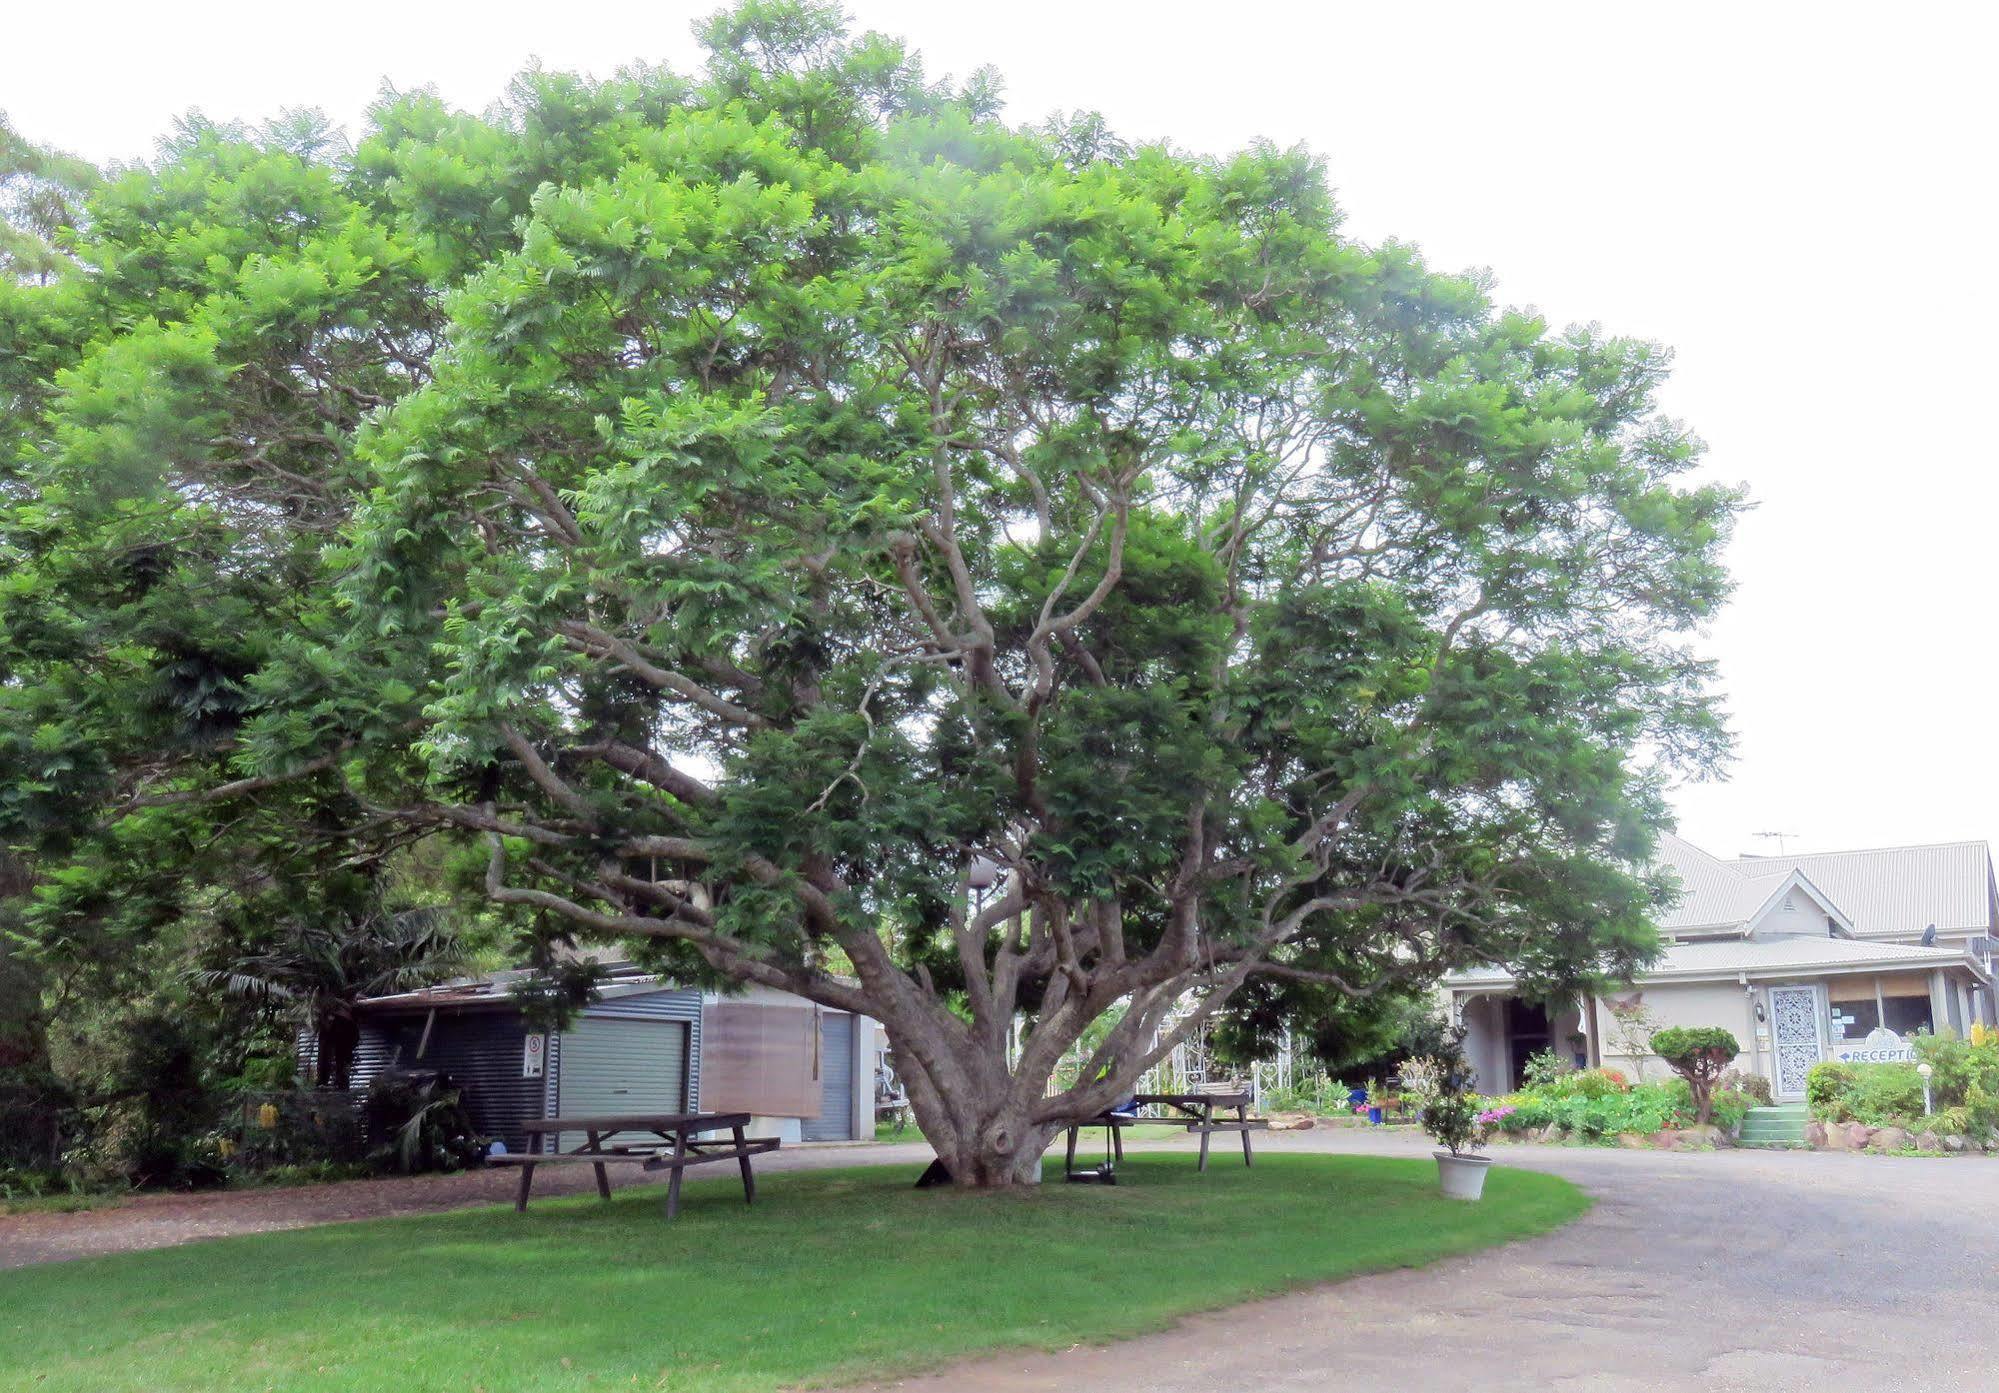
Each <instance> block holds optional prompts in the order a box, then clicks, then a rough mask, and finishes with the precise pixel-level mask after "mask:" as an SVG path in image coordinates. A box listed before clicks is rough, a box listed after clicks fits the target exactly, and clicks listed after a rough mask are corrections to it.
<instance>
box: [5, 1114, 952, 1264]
mask: <svg viewBox="0 0 1999 1393" xmlns="http://www.w3.org/2000/svg"><path fill="white" fill-rule="evenodd" d="M929 1159H930V1148H929V1147H927V1146H924V1145H923V1144H922V1143H920V1142H918V1143H906V1144H896V1145H876V1144H873V1143H867V1142H859V1143H854V1144H851V1145H831V1144H829V1145H813V1146H795V1147H786V1148H785V1149H783V1150H782V1151H777V1152H773V1153H772V1154H770V1155H768V1156H763V1157H759V1158H758V1160H757V1170H758V1171H759V1172H760V1173H765V1172H770V1171H786V1170H812V1169H816V1168H819V1167H823V1166H857V1165H872V1164H874V1163H876V1162H885V1161H906V1162H908V1163H909V1164H910V1165H911V1166H921V1165H923V1164H924V1163H925V1162H927V1161H928V1160H929ZM610 1174H611V1183H612V1184H613V1185H631V1184H656V1183H658V1177H657V1176H651V1175H642V1174H641V1173H640V1172H639V1170H638V1168H637V1167H635V1166H613V1167H611V1172H610ZM519 1183H520V1174H519V1172H517V1171H512V1170H487V1171H466V1172H464V1173H462V1174H458V1175H417V1176H405V1177H396V1178H388V1179H381V1180H349V1181H343V1182H341V1183H339V1184H336V1185H302V1186H297V1187H294V1188H288V1189H269V1190H210V1191H205V1192H202V1193H198V1194H185V1195H181V1194H146V1195H134V1196H132V1197H131V1198H129V1199H126V1200H123V1201H121V1202H120V1203H118V1204H115V1205H110V1206H107V1207H105V1208H102V1209H90V1210H85V1211H83V1212H81V1213H76V1214H10V1215H0V1268H6V1267H28V1266H32V1265H33V1264H35V1263H42V1262H61V1261H64V1260H65V1259H68V1258H85V1257H93V1256H95V1255H97V1254H100V1253H125V1252H133V1251H136V1250H138V1249H142V1248H170V1247H172V1246H174V1245H175V1244H178V1243H192V1242H195V1241H196V1240H199V1239H204V1238H224V1237H228V1236H229V1235H231V1234H239V1233H268V1232H270V1231H271V1230H273V1229H297V1228H307V1227H310V1226H311V1225H314V1224H337V1223H341V1222H343V1221H346V1220H351V1219H383V1218H389V1217H392V1216H394V1215H399V1214H430V1213H435V1212H436V1211H438V1210H443V1209H463V1208H465V1207H467V1206H470V1205H480V1204H506V1203H511V1202H512V1200H513V1196H514V1189H515V1187H516V1186H517V1185H518V1184H519ZM595 1185H596V1180H595V1179H594V1178H593V1177H592V1175H591V1173H590V1168H589V1167H588V1166H545V1167H543V1168H541V1169H540V1170H538V1171H536V1172H535V1177H534V1192H535V1194H537V1195H562V1194H576V1193H579V1192H581V1191H587V1190H590V1189H592V1188H593V1187H594V1186H595Z"/></svg>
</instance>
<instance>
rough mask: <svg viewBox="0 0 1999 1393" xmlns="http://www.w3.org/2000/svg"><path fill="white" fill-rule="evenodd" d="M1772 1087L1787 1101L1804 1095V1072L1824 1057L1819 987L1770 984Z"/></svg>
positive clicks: (1823, 1034) (1791, 1101) (1822, 1017)
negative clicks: (1774, 985) (1771, 985)
mask: <svg viewBox="0 0 1999 1393" xmlns="http://www.w3.org/2000/svg"><path fill="white" fill-rule="evenodd" d="M1770 1053H1771V1059H1772V1061H1773V1063H1774V1065H1775V1067H1774V1068H1772V1069H1771V1071H1770V1073H1771V1079H1770V1091H1771V1093H1773V1094H1774V1095H1775V1096H1776V1097H1778V1098H1780V1099H1782V1100H1783V1101H1785V1102H1788V1103H1795V1102H1797V1101H1798V1100H1799V1099H1801V1098H1803V1097H1804V1096H1805V1076H1806V1075H1807V1074H1809V1073H1810V1072H1811V1068H1812V1066H1813V1065H1814V1064H1816V1063H1818V1062H1819V1061H1820V1060H1821V1059H1824V1058H1825V1031H1824V1013H1823V1012H1822V1011H1820V1010H1819V989H1818V988H1817V987H1772V988H1770Z"/></svg>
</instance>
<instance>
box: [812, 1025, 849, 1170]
mask: <svg viewBox="0 0 1999 1393" xmlns="http://www.w3.org/2000/svg"><path fill="white" fill-rule="evenodd" d="M799 1135H800V1136H801V1137H802V1138H803V1139H804V1140H806V1141H847V1140H849V1139H850V1138H852V1136H853V1135H854V1018H853V1017H852V1016H849V1015H847V1014H845V1013H844V1012H838V1011H827V1012H825V1013H824V1014H823V1015H821V1016H820V1017H819V1116H817V1117H808V1118H806V1119H805V1120H804V1121H803V1122H801V1123H800V1124H799Z"/></svg>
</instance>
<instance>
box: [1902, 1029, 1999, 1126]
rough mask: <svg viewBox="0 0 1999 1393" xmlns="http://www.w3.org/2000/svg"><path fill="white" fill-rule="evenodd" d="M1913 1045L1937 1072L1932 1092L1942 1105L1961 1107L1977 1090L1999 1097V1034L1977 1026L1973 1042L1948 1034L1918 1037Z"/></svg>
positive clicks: (1918, 1053)
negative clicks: (1974, 1089) (1975, 1089)
mask: <svg viewBox="0 0 1999 1393" xmlns="http://www.w3.org/2000/svg"><path fill="white" fill-rule="evenodd" d="M1909 1044H1910V1047H1911V1048H1913V1049H1914V1050H1915V1052H1916V1058H1917V1059H1919V1060H1921V1061H1922V1062H1923V1063H1926V1064H1928V1065H1929V1066H1930V1068H1931V1070H1933V1071H1934V1072H1933V1073H1932V1075H1931V1078H1930V1091H1931V1094H1932V1096H1933V1097H1934V1098H1935V1100H1936V1102H1937V1104H1938V1105H1939V1106H1950V1107H1957V1106H1961V1105H1962V1104H1964V1103H1965V1102H1967V1101H1968V1100H1969V1098H1970V1096H1971V1090H1972V1089H1973V1088H1977V1089H1980V1090H1981V1091H1983V1092H1984V1093H1986V1094H1988V1095H1993V1096H1999V1034H1995V1033H1994V1032H1992V1031H1990V1030H1986V1029H1984V1028H1982V1027H1974V1028H1973V1030H1972V1038H1971V1039H1969V1040H1960V1039H1959V1038H1958V1037H1957V1036H1956V1035H1954V1034H1952V1033H1950V1032H1948V1031H1946V1032H1944V1033H1942V1034H1938V1035H1918V1036H1916V1037H1915V1038H1914V1039H1913V1040H1911V1041H1910V1042H1909Z"/></svg>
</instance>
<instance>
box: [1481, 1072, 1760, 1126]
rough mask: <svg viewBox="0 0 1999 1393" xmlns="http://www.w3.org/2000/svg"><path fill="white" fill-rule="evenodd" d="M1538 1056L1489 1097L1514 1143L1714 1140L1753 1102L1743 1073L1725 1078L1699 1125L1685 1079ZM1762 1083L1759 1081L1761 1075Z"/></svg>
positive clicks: (1497, 1121) (1492, 1109)
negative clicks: (1509, 1087)
mask: <svg viewBox="0 0 1999 1393" xmlns="http://www.w3.org/2000/svg"><path fill="white" fill-rule="evenodd" d="M1546 1058H1547V1057H1545V1056H1537V1057H1536V1059H1535V1060H1533V1061H1530V1062H1529V1066H1528V1069H1527V1082H1526V1086H1525V1087H1524V1088H1521V1089H1520V1090H1519V1091H1517V1092H1514V1093H1508V1094H1505V1095H1503V1096H1501V1097H1497V1098H1493V1099H1491V1100H1489V1103H1488V1111H1489V1112H1490V1113H1491V1114H1492V1116H1493V1118H1494V1125H1495V1126H1496V1127H1497V1129H1498V1131H1499V1133H1500V1135H1502V1136H1506V1137H1509V1138H1511V1139H1513V1140H1516V1141H1550V1142H1551V1141H1571V1142H1585V1143H1593V1144H1598V1145H1605V1146H1611V1145H1625V1146H1630V1145H1634V1144H1639V1140H1638V1139H1642V1141H1643V1143H1644V1144H1650V1145H1659V1146H1685V1145H1692V1144H1699V1145H1712V1144H1714V1143H1715V1142H1717V1141H1720V1140H1723V1139H1724V1138H1725V1137H1726V1136H1727V1135H1728V1134H1731V1133H1733V1132H1734V1131H1735V1129H1736V1128H1738V1127H1740V1126H1741V1124H1742V1119H1743V1117H1744V1116H1745V1115H1746V1114H1747V1113H1748V1111H1749V1109H1750V1108H1751V1107H1752V1106H1754V1105H1755V1102H1756V1099H1755V1098H1754V1097H1753V1096H1752V1094H1751V1093H1750V1091H1749V1089H1751V1088H1754V1086H1755V1085H1754V1084H1750V1083H1748V1081H1746V1080H1742V1079H1732V1080H1731V1079H1724V1080H1723V1083H1722V1086H1721V1087H1719V1088H1717V1089H1716V1091H1715V1097H1714V1116H1713V1119H1712V1124H1713V1125H1712V1126H1711V1127H1709V1128H1706V1129H1696V1127H1695V1122H1696V1108H1695V1106H1694V1098H1693V1092H1692V1090H1691V1089H1689V1088H1688V1087H1687V1085H1686V1083H1685V1082H1684V1081H1682V1080H1679V1079H1673V1080H1671V1081H1669V1082H1665V1083H1638V1084H1633V1083H1632V1082H1631V1081H1630V1080H1628V1079H1626V1078H1625V1076H1624V1075H1623V1074H1622V1073H1621V1072H1619V1071H1618V1070H1616V1069H1565V1068H1562V1067H1560V1066H1559V1065H1552V1066H1551V1065H1550V1064H1549V1063H1547V1062H1544V1061H1545V1060H1546ZM1757 1082H1759V1083H1760V1082H1761V1081H1760V1080H1758V1081H1757Z"/></svg>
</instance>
